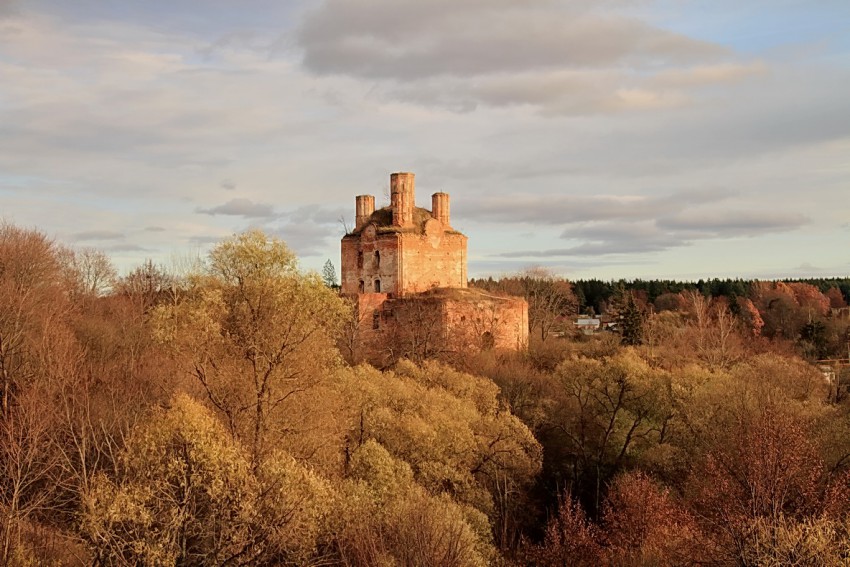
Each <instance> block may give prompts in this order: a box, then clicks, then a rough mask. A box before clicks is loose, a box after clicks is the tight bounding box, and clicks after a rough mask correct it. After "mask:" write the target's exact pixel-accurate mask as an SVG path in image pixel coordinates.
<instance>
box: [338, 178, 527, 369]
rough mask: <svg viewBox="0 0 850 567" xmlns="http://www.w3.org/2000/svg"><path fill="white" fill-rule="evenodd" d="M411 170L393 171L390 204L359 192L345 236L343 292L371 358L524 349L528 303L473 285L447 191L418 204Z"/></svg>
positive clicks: (462, 238) (462, 239)
mask: <svg viewBox="0 0 850 567" xmlns="http://www.w3.org/2000/svg"><path fill="white" fill-rule="evenodd" d="M415 199H416V195H415V186H414V174H413V173H393V174H392V175H391V176H390V205H389V206H388V207H384V208H382V209H378V210H375V197H374V196H372V195H358V196H357V197H356V220H355V226H354V230H352V231H351V232H349V233H348V234H346V235H345V236H344V237H343V238H342V293H343V295H345V296H348V297H351V298H352V299H353V300H354V301H355V306H356V310H357V316H358V317H357V320H358V334H359V336H360V340H361V343H362V346H363V348H364V349H365V351H366V352H367V355H366V357H367V358H372V359H374V358H375V355H376V354H378V355H380V354H381V353H383V354H385V355H386V354H389V355H391V356H392V357H403V356H430V355H434V354H440V353H442V352H449V353H450V352H469V349H488V348H503V349H519V348H522V347H523V346H524V345H525V344H526V343H527V340H528V304H527V303H526V302H525V300H523V299H521V298H517V297H507V296H498V295H493V294H489V293H486V292H484V291H482V290H476V289H471V288H468V287H467V275H466V263H467V237H466V236H465V235H464V234H462V233H461V232H459V231H457V230H455V229H454V228H452V226H451V220H450V215H449V195H448V194H446V193H434V194H433V195H432V196H431V210H430V211H429V210H427V209H424V208H419V207H417V206H416V202H415Z"/></svg>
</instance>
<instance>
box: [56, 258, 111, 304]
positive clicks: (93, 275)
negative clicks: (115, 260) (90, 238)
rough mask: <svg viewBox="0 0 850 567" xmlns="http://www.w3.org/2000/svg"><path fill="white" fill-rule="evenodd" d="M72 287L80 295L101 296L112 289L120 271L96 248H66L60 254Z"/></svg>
mask: <svg viewBox="0 0 850 567" xmlns="http://www.w3.org/2000/svg"><path fill="white" fill-rule="evenodd" d="M60 258H61V261H62V264H63V267H64V269H65V271H66V273H67V277H68V279H69V283H70V285H71V289H72V290H73V292H74V293H75V294H76V295H77V296H78V297H89V298H92V297H101V296H103V295H106V294H107V293H109V292H110V291H112V289H113V286H114V285H115V283H116V282H117V280H118V272H117V271H116V270H115V266H113V265H112V261H111V260H110V259H109V256H107V255H106V254H105V253H104V252H102V251H100V250H97V249H96V248H79V249H65V250H64V251H62V253H61V254H60Z"/></svg>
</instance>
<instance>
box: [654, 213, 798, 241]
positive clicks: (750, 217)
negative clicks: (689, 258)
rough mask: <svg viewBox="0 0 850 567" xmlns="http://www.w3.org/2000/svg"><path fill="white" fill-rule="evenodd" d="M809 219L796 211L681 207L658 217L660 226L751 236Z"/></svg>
mask: <svg viewBox="0 0 850 567" xmlns="http://www.w3.org/2000/svg"><path fill="white" fill-rule="evenodd" d="M809 222H810V219H809V218H808V217H806V216H805V215H801V214H797V213H784V212H774V211H757V212H756V211H711V212H704V211H685V212H682V213H680V214H678V215H675V216H672V217H666V218H661V219H659V220H658V227H659V228H661V229H663V230H670V231H681V232H685V233H694V234H710V235H717V236H755V235H758V234H764V233H768V232H784V231H787V230H793V229H796V228H799V227H801V226H803V225H805V224H808V223H809Z"/></svg>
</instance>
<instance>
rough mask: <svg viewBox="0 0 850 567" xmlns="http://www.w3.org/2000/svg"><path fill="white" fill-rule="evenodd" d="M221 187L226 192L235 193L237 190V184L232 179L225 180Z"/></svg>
mask: <svg viewBox="0 0 850 567" xmlns="http://www.w3.org/2000/svg"><path fill="white" fill-rule="evenodd" d="M219 186H220V187H221V188H222V189H224V190H226V191H233V190H234V189H236V183H234V182H233V181H231V180H230V179H225V180H224V181H222V182H221V184H220V185H219Z"/></svg>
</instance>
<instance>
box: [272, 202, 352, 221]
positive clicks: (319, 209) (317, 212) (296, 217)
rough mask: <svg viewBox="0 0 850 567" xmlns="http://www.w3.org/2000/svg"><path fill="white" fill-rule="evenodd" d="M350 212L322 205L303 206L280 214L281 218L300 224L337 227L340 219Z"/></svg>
mask: <svg viewBox="0 0 850 567" xmlns="http://www.w3.org/2000/svg"><path fill="white" fill-rule="evenodd" d="M349 213H350V211H349V210H346V209H343V208H342V207H339V208H332V207H325V206H323V205H304V206H303V207H298V208H297V209H293V210H291V211H287V212H284V213H282V214H281V215H280V216H281V218H286V219H289V220H290V221H292V222H294V223H296V224H301V223H308V222H309V223H315V224H333V225H338V224H339V219H340V217H345V216H346V215H347V214H349Z"/></svg>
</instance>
